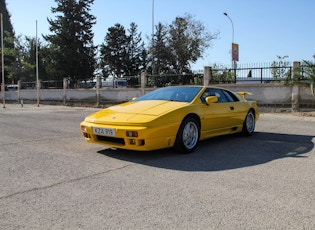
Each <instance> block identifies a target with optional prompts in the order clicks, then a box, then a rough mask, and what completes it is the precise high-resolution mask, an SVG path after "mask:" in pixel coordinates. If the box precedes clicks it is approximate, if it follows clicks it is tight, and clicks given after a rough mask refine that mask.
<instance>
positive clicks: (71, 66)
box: [44, 0, 97, 86]
mask: <svg viewBox="0 0 315 230" xmlns="http://www.w3.org/2000/svg"><path fill="white" fill-rule="evenodd" d="M55 2H56V3H57V6H56V7H52V8H51V11H52V13H55V14H58V15H57V16H56V19H55V20H52V19H48V22H49V24H50V31H51V32H52V33H53V34H51V35H47V36H44V38H45V39H46V41H47V42H48V43H49V46H50V52H51V54H50V57H51V58H52V59H51V62H50V63H49V65H50V67H48V68H49V69H50V71H51V73H52V74H53V75H54V77H55V78H56V79H63V78H65V77H67V78H68V79H70V81H71V85H70V86H73V84H74V82H75V81H77V80H83V79H87V78H93V74H94V71H95V64H96V61H95V51H96V48H97V47H96V46H94V45H93V37H94V34H93V32H92V26H93V25H94V24H95V23H96V18H95V17H94V16H93V15H91V14H90V13H89V11H90V8H91V5H92V4H93V3H94V0H67V1H64V0H55Z"/></svg>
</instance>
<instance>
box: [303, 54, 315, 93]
mask: <svg viewBox="0 0 315 230" xmlns="http://www.w3.org/2000/svg"><path fill="white" fill-rule="evenodd" d="M313 58H314V59H315V54H314V55H313ZM302 68H303V71H304V73H305V76H306V78H307V79H308V80H309V85H310V88H311V92H312V94H313V96H315V61H313V62H312V61H305V60H304V61H303V64H302Z"/></svg>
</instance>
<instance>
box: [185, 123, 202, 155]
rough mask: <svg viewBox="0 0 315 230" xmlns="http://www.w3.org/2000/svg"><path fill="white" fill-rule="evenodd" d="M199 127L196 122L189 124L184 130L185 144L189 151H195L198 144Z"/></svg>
mask: <svg viewBox="0 0 315 230" xmlns="http://www.w3.org/2000/svg"><path fill="white" fill-rule="evenodd" d="M198 135H199V134H198V127H197V125H196V123H195V122H192V121H190V122H187V124H186V125H185V127H184V130H183V144H184V145H185V147H186V148H187V149H193V148H194V147H195V146H196V144H197V142H198Z"/></svg>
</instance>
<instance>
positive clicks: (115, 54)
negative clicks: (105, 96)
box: [100, 23, 147, 77]
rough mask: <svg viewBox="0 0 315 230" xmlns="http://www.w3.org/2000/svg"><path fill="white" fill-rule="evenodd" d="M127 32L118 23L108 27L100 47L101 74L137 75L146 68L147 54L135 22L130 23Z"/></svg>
mask: <svg viewBox="0 0 315 230" xmlns="http://www.w3.org/2000/svg"><path fill="white" fill-rule="evenodd" d="M128 33H129V34H127V33H126V30H125V28H124V27H123V26H122V25H120V24H119V23H117V24H115V26H113V27H110V28H109V29H108V33H107V34H106V36H105V39H104V43H103V44H101V48H100V53H101V55H100V58H101V63H100V68H101V69H102V73H103V76H105V77H106V76H108V75H115V76H119V77H120V76H123V75H129V76H132V75H139V74H140V72H141V71H142V70H143V69H145V68H146V65H147V54H146V50H145V48H144V43H143V42H142V38H141V33H138V31H137V25H136V24H135V23H131V24H130V28H129V29H128Z"/></svg>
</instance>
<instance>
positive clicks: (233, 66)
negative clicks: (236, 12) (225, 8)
mask: <svg viewBox="0 0 315 230" xmlns="http://www.w3.org/2000/svg"><path fill="white" fill-rule="evenodd" d="M223 14H224V15H225V16H226V17H227V18H228V19H229V20H230V21H231V24H232V46H233V44H234V24H233V21H232V19H231V18H230V17H229V15H228V14H227V13H225V12H224V13H223ZM231 60H232V68H233V69H235V61H234V60H233V49H231Z"/></svg>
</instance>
